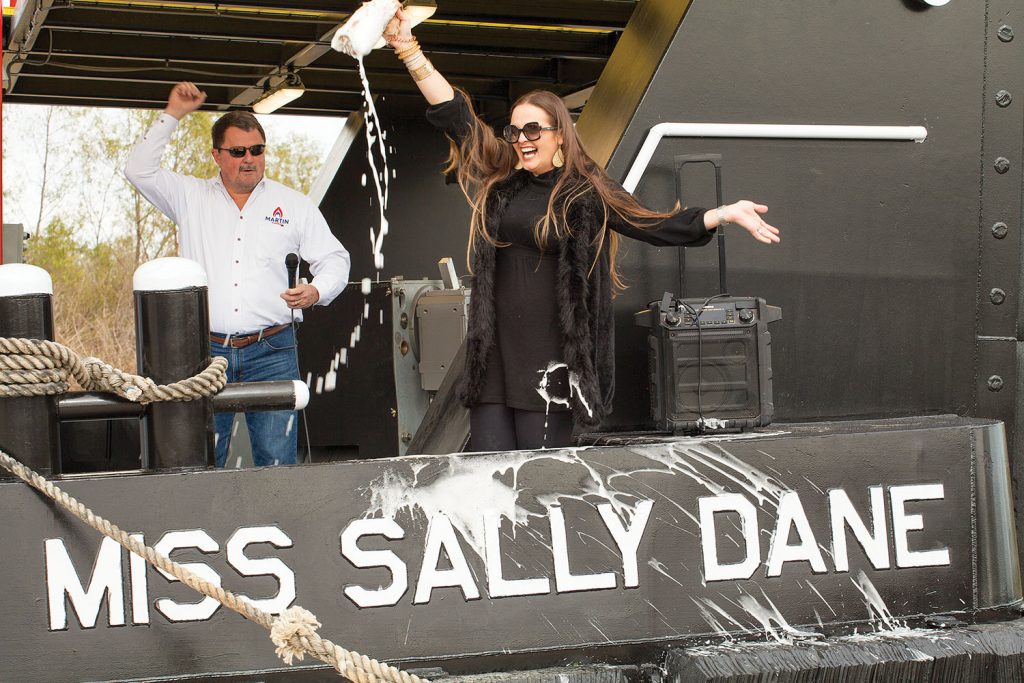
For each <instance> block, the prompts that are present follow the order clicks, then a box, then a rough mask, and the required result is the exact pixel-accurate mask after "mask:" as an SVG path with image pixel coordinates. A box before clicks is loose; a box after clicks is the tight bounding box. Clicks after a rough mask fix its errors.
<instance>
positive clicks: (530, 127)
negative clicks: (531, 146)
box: [501, 121, 558, 144]
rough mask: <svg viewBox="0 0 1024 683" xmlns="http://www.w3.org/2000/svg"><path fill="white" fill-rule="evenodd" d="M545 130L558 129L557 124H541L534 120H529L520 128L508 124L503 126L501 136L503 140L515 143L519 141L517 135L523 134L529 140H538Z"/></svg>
mask: <svg viewBox="0 0 1024 683" xmlns="http://www.w3.org/2000/svg"><path fill="white" fill-rule="evenodd" d="M545 130H558V126H542V125H540V124H539V123H537V122H536V121H531V122H530V123H527V124H525V125H524V126H523V127H522V128H520V127H519V126H513V125H512V124H509V125H507V126H505V129H504V130H503V131H501V137H503V138H505V142H507V143H509V144H515V143H516V142H518V141H519V135H520V134H523V135H525V136H526V139H527V140H529V141H530V142H536V141H537V140H540V134H541V132H542V131H545Z"/></svg>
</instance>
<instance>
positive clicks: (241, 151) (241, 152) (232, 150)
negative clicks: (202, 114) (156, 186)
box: [215, 138, 537, 159]
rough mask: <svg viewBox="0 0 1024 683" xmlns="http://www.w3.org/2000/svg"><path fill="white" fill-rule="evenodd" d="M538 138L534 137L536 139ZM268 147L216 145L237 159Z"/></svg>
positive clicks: (258, 153)
mask: <svg viewBox="0 0 1024 683" xmlns="http://www.w3.org/2000/svg"><path fill="white" fill-rule="evenodd" d="M536 139H537V138H534V140H536ZM266 148H267V146H266V145H251V146H249V147H216V148H215V149H216V150H217V151H220V152H227V153H228V154H230V155H231V156H233V157H234V158H236V159H241V158H242V157H244V156H245V153H246V152H248V153H249V154H251V155H253V156H254V157H258V156H261V155H262V154H263V151H264V150H265V149H266Z"/></svg>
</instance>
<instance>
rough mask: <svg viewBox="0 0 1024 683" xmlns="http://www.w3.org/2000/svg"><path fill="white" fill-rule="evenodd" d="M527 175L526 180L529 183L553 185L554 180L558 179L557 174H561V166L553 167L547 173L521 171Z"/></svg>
mask: <svg viewBox="0 0 1024 683" xmlns="http://www.w3.org/2000/svg"><path fill="white" fill-rule="evenodd" d="M523 173H525V174H526V175H527V180H528V182H529V184H530V185H535V186H539V187H554V185H555V181H557V180H558V178H559V176H561V175H562V169H561V168H553V169H551V170H550V171H548V172H547V173H541V174H540V175H534V174H532V173H530V172H529V171H525V170H524V171H523Z"/></svg>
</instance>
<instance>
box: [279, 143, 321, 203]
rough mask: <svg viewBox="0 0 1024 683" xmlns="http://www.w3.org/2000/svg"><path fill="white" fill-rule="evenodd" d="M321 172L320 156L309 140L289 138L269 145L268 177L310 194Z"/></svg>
mask: <svg viewBox="0 0 1024 683" xmlns="http://www.w3.org/2000/svg"><path fill="white" fill-rule="evenodd" d="M319 170H320V156H319V155H318V154H317V152H316V147H315V146H314V145H313V143H312V141H311V140H310V139H309V138H303V137H299V136H295V135H292V136H289V137H287V138H285V139H284V141H282V142H279V143H273V144H270V143H269V142H268V144H267V177H268V178H271V179H272V180H276V181H277V182H279V183H283V184H285V185H287V186H289V187H292V188H295V189H296V190H298V191H299V192H301V193H302V194H308V193H309V188H310V187H311V186H312V185H313V181H314V180H316V174H317V172H318V171H319Z"/></svg>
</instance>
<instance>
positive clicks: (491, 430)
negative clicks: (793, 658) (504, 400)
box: [469, 403, 572, 451]
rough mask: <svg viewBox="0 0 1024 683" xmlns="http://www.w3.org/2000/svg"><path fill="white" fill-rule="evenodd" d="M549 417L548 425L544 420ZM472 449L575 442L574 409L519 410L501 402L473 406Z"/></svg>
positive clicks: (528, 447)
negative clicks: (572, 410)
mask: <svg viewBox="0 0 1024 683" xmlns="http://www.w3.org/2000/svg"><path fill="white" fill-rule="evenodd" d="M545 421H547V429H545V428H544V422H545ZM469 428H470V450H473V451H515V450H535V449H538V448H564V447H566V446H571V445H572V413H570V412H552V413H550V414H548V415H545V414H544V413H542V412H540V411H536V410H518V409H516V408H509V407H508V406H506V405H504V404H501V403H478V404H477V405H475V406H473V407H472V408H470V409H469Z"/></svg>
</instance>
